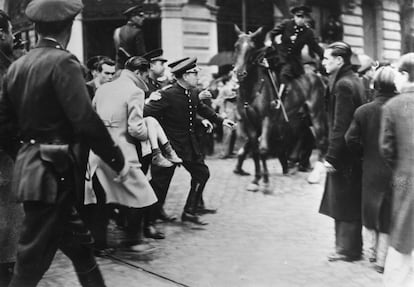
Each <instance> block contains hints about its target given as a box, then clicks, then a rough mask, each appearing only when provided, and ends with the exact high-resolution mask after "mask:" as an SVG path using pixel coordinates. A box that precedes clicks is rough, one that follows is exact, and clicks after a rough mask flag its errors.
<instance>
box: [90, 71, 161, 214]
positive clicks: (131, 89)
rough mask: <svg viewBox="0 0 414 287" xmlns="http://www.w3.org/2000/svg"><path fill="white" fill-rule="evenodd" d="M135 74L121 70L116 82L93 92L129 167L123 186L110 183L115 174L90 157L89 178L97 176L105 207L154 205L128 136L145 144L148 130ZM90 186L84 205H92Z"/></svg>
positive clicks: (93, 197) (152, 195) (149, 188)
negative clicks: (103, 194)
mask: <svg viewBox="0 0 414 287" xmlns="http://www.w3.org/2000/svg"><path fill="white" fill-rule="evenodd" d="M138 84H139V79H138V78H137V77H136V76H135V74H134V73H132V72H130V71H128V70H123V71H122V72H121V75H120V77H119V78H118V79H116V80H114V81H113V82H110V83H107V84H104V85H102V86H101V87H100V88H99V89H98V90H97V92H96V96H95V98H94V100H93V106H94V107H95V109H96V112H97V113H98V115H99V116H100V117H101V119H102V121H103V122H104V124H105V126H106V127H107V129H108V131H109V133H110V134H111V136H112V138H113V140H114V141H115V143H116V144H117V145H118V146H119V147H120V148H121V150H122V152H123V154H124V156H125V161H126V162H128V164H129V165H130V166H131V170H130V172H129V175H128V178H127V180H126V181H125V182H122V183H118V182H115V181H114V180H113V179H114V178H115V177H116V174H115V173H114V172H113V171H112V170H111V169H110V168H109V167H108V166H107V165H106V164H105V163H104V162H103V161H102V160H101V159H100V158H99V157H97V156H96V155H95V154H93V153H91V155H90V157H89V164H90V167H91V174H92V175H93V174H95V173H96V175H97V177H98V179H99V181H100V183H101V184H102V187H103V189H104V190H105V193H106V197H107V203H118V204H121V205H125V206H129V207H135V208H140V207H145V206H149V205H151V204H153V203H155V202H156V201H157V199H156V196H155V194H154V191H153V189H152V188H151V186H150V184H149V182H148V179H147V177H146V176H145V175H144V174H143V172H142V170H141V163H140V162H139V159H138V154H137V151H136V147H135V145H134V144H133V143H131V142H130V140H129V139H128V138H129V137H130V136H132V137H134V138H136V139H138V140H141V141H145V140H147V139H148V130H147V127H146V125H145V122H144V120H143V116H142V115H143V105H144V91H143V90H141V89H140V88H138V86H137V85H138ZM95 202H96V198H95V194H94V192H93V191H92V188H91V184H86V192H85V204H90V203H95Z"/></svg>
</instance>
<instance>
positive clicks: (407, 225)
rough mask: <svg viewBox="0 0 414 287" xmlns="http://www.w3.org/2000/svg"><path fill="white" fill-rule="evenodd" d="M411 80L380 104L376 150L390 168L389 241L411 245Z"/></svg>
mask: <svg viewBox="0 0 414 287" xmlns="http://www.w3.org/2000/svg"><path fill="white" fill-rule="evenodd" d="M413 139H414V84H411V85H408V86H406V87H404V88H403V89H402V91H401V94H400V95H398V96H396V97H394V98H392V99H391V100H389V101H388V102H387V103H386V104H385V105H384V106H383V112H382V120H381V131H380V151H381V153H382V155H383V156H384V158H385V160H386V161H387V162H388V163H389V165H390V166H391V168H392V170H393V191H392V192H393V195H392V213H391V228H390V244H391V246H392V247H394V248H395V249H396V250H397V251H398V252H400V253H404V254H410V253H411V252H412V251H413V249H414V140H413Z"/></svg>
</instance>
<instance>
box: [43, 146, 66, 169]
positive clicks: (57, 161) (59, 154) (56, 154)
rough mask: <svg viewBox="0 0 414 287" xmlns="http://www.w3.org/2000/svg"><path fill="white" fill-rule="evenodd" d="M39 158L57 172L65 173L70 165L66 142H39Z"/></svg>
mask: <svg viewBox="0 0 414 287" xmlns="http://www.w3.org/2000/svg"><path fill="white" fill-rule="evenodd" d="M40 158H41V159H42V160H43V161H45V162H48V163H50V164H51V165H52V166H53V168H54V170H55V171H56V172H57V173H59V174H64V173H66V172H67V171H68V170H69V168H70V166H71V160H70V153H69V145H68V144H40Z"/></svg>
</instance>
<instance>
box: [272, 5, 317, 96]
mask: <svg viewBox="0 0 414 287" xmlns="http://www.w3.org/2000/svg"><path fill="white" fill-rule="evenodd" d="M290 12H291V14H292V15H293V18H291V19H286V20H283V21H282V23H280V24H279V25H277V26H276V27H275V28H274V29H273V30H272V31H270V32H269V36H270V39H271V41H272V46H273V47H274V48H275V49H276V51H277V61H276V63H275V65H274V66H273V67H272V69H274V70H275V72H276V74H277V75H278V79H279V83H280V88H279V95H282V94H283V91H284V88H285V86H286V85H287V84H288V83H289V82H290V81H292V80H293V79H295V78H297V77H299V76H300V75H302V74H303V73H304V69H303V65H302V61H301V59H302V49H303V47H304V46H305V45H308V47H309V52H310V53H312V52H314V53H316V54H317V55H318V56H319V58H320V59H322V58H323V48H322V47H320V46H319V44H318V42H317V40H316V37H315V34H314V33H313V30H312V28H310V27H309V25H308V24H307V22H306V18H309V17H310V15H309V14H310V13H311V12H312V10H311V8H310V7H308V6H296V7H293V8H292V9H291V10H290ZM278 35H280V36H281V43H280V44H277V43H275V37H276V36H278ZM271 66H272V65H271Z"/></svg>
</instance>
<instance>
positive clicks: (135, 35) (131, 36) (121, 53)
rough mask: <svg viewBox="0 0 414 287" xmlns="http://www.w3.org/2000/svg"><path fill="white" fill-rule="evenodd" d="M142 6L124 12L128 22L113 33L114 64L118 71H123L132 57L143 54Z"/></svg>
mask: <svg viewBox="0 0 414 287" xmlns="http://www.w3.org/2000/svg"><path fill="white" fill-rule="evenodd" d="M143 9H144V7H143V5H142V4H139V5H136V6H133V7H131V8H129V9H127V10H125V11H124V13H123V14H124V15H125V16H126V17H127V19H128V22H127V23H126V24H125V25H124V26H122V27H119V28H117V29H115V32H114V42H115V48H116V50H117V54H116V63H117V68H118V69H123V68H124V65H125V62H126V61H127V60H128V59H129V58H131V57H133V56H142V55H143V54H145V52H146V49H145V42H144V35H143V32H142V25H143V23H144V20H145V13H144V10H143Z"/></svg>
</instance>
